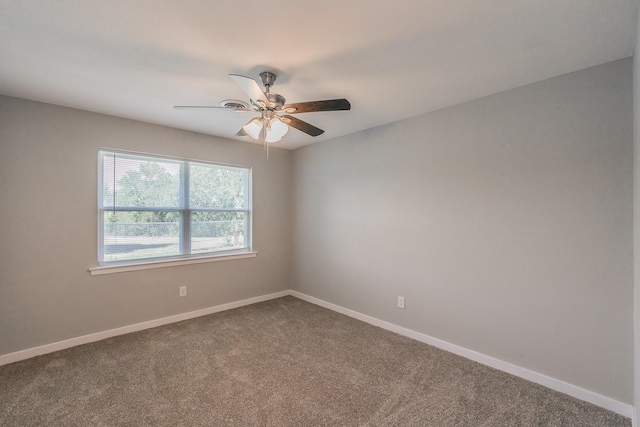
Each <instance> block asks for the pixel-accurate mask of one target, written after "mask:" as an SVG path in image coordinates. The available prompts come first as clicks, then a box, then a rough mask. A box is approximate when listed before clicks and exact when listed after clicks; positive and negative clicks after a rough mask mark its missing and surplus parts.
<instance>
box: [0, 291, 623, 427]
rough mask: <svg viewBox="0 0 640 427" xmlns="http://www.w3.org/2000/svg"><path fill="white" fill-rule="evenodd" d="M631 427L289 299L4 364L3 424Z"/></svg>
mask: <svg viewBox="0 0 640 427" xmlns="http://www.w3.org/2000/svg"><path fill="white" fill-rule="evenodd" d="M322 425H327V426H630V425H631V422H630V420H629V419H627V418H624V417H621V416H619V415H616V414H614V413H612V412H609V411H606V410H604V409H601V408H598V407H596V406H593V405H591V404H588V403H585V402H582V401H579V400H576V399H573V398H571V397H569V396H566V395H563V394H560V393H557V392H554V391H551V390H549V389H547V388H545V387H542V386H539V385H536V384H533V383H530V382H527V381H525V380H522V379H519V378H516V377H513V376H511V375H508V374H505V373H502V372H500V371H497V370H494V369H491V368H488V367H485V366H483V365H480V364H477V363H475V362H472V361H469V360H466V359H464V358H462V357H459V356H455V355H452V354H450V353H447V352H444V351H441V350H438V349H436V348H433V347H430V346H428V345H425V344H422V343H419V342H416V341H413V340H410V339H408V338H405V337H402V336H399V335H397V334H394V333H391V332H388V331H385V330H382V329H379V328H376V327H374V326H371V325H368V324H366V323H363V322H360V321H357V320H354V319H351V318H349V317H346V316H343V315H340V314H337V313H334V312H332V311H329V310H326V309H323V308H321V307H318V306H315V305H313V304H309V303H307V302H304V301H301V300H299V299H296V298H293V297H285V298H280V299H277V300H272V301H267V302H264V303H260V304H255V305H251V306H247V307H243V308H239V309H236V310H230V311H226V312H223V313H217V314H213V315H210V316H205V317H200V318H197V319H193V320H188V321H184V322H180V323H175V324H172V325H167V326H162V327H159V328H155V329H150V330H147V331H142V332H136V333H132V334H128V335H123V336H120V337H115V338H111V339H107V340H104V341H100V342H97V343H93V344H87V345H82V346H78V347H74V348H71V349H67V350H63V351H59V352H56V353H52V354H48V355H44V356H40V357H36V358H33V359H30V360H25V361H22V362H18V363H14V364H11V365H6V366H3V367H0V426H2V427H8V426H322Z"/></svg>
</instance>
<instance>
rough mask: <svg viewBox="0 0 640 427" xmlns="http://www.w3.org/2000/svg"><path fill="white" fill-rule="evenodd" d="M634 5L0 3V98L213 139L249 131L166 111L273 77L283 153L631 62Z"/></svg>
mask: <svg viewBox="0 0 640 427" xmlns="http://www.w3.org/2000/svg"><path fill="white" fill-rule="evenodd" d="M637 7H638V0H521V1H520V0H482V1H478V0H429V1H427V0H395V1H390V0H323V1H313V0H309V1H305V0H299V1H296V2H282V1H275V2H265V1H256V0H217V1H212V0H180V1H178V0H171V1H170V0H134V1H131V0H110V1H105V0H56V1H42V0H0V93H2V94H5V95H10V96H16V97H20V98H26V99H31V100H36V101H42V102H47V103H52V104H57V105H63V106H68V107H73V108H79V109H83V110H88V111H94V112H98V113H103V114H109V115H113V116H118V117H125V118H130V119H135V120H140V121H145V122H150V123H157V124H161V125H166V126H171V127H175V128H180V129H187V130H193V131H196V132H201V133H205V134H211V135H217V136H222V137H227V138H236V139H242V140H247V141H248V140H249V138H247V137H244V138H237V137H234V134H235V133H236V132H237V131H238V130H239V129H240V127H241V126H242V125H243V124H244V123H245V122H246V121H247V120H248V119H249V117H251V116H250V115H247V114H240V113H233V112H232V111H225V110H204V111H184V110H174V109H173V108H172V106H173V105H218V104H219V102H220V101H222V100H223V99H228V98H236V99H242V100H246V97H245V95H244V93H243V92H242V91H241V90H240V88H239V87H238V86H236V85H235V84H234V82H233V81H232V80H231V79H230V78H229V77H228V74H229V73H237V74H242V75H246V76H249V77H253V78H256V79H258V74H259V73H260V72H261V71H263V70H271V71H275V72H276V73H277V75H278V78H277V81H276V83H275V86H274V87H273V88H272V91H273V92H276V93H279V94H281V95H283V96H284V97H285V98H286V99H287V102H289V103H294V102H303V101H315V100H322V99H332V98H341V97H344V98H347V99H348V100H349V101H350V102H351V105H352V109H351V111H339V112H316V113H305V114H300V115H298V118H300V119H302V120H305V121H308V122H310V123H311V124H313V125H315V126H318V127H320V128H322V129H324V130H325V131H326V132H325V133H324V134H323V135H321V136H319V137H316V138H312V137H310V136H308V135H305V134H303V133H301V132H299V131H297V130H295V129H292V130H291V131H290V132H289V134H288V135H287V136H286V137H285V139H284V140H283V141H282V142H280V143H279V146H281V147H283V148H289V149H293V148H297V147H300V146H303V145H307V144H311V143H313V142H318V141H323V140H326V139H330V138H335V137H338V136H341V135H346V134H349V133H353V132H357V131H361V130H364V129H367V128H371V127H375V126H379V125H382V124H385V123H389V122H393V121H397V120H401V119H404V118H408V117H412V116H416V115H419V114H422V113H426V112H428V111H433V110H436V109H439V108H442V107H446V106H450V105H454V104H458V103H461V102H465V101H468V100H471V99H474V98H478V97H481V96H485V95H489V94H493V93H497V92H500V91H503V90H507V89H511V88H514V87H518V86H522V85H525V84H529V83H533V82H536V81H540V80H544V79H547V78H550V77H554V76H558V75H561V74H565V73H569V72H572V71H576V70H579V69H583V68H586V67H590V66H594V65H598V64H602V63H605V62H609V61H613V60H616V59H620V58H624V57H628V56H631V55H632V53H633V47H634V40H635V31H636V17H637Z"/></svg>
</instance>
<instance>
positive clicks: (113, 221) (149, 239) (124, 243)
mask: <svg viewBox="0 0 640 427" xmlns="http://www.w3.org/2000/svg"><path fill="white" fill-rule="evenodd" d="M103 214H104V246H103V253H104V260H103V261H120V260H129V259H139V258H154V257H162V256H174V255H179V254H180V242H179V235H180V214H179V213H178V212H106V211H105V212H104V213H103Z"/></svg>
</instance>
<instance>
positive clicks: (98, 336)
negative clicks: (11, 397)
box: [0, 291, 291, 366]
mask: <svg viewBox="0 0 640 427" xmlns="http://www.w3.org/2000/svg"><path fill="white" fill-rule="evenodd" d="M287 295H291V292H290V291H281V292H276V293H273V294H268V295H262V296H259V297H255V298H248V299H244V300H242V301H235V302H230V303H227V304H221V305H216V306H214V307H209V308H203V309H202V310H196V311H190V312H188V313H182V314H176V315H174V316H169V317H163V318H161V319H155V320H149V321H147V322H142V323H136V324H134V325H128V326H123V327H121V328H116V329H110V330H108V331H103V332H97V333H95V334H89V335H83V336H80V337H76V338H70V339H68V340H64V341H58V342H54V343H51V344H45V345H41V346H39V347H33V348H28V349H26V350H21V351H16V352H15V353H9V354H3V355H0V366H2V365H7V364H9V363H13V362H19V361H21V360H25V359H30V358H32V357H35V356H40V355H42V354H47V353H53V352H54V351H59V350H64V349H66V348H70V347H75V346H77V345H81V344H88V343H91V342H95V341H100V340H103V339H106V338H111V337H115V336H117V335H124V334H128V333H131V332H137V331H143V330H145V329H150V328H155V327H158V326H162V325H168V324H169V323H175V322H180V321H182V320H188V319H193V318H195V317H200V316H206V315H208V314H213V313H218V312H220V311H225V310H231V309H234V308H238V307H243V306H245V305H250V304H255V303H258V302H262V301H268V300H271V299H275V298H281V297H284V296H287Z"/></svg>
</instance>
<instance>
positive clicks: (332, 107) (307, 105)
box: [282, 98, 351, 114]
mask: <svg viewBox="0 0 640 427" xmlns="http://www.w3.org/2000/svg"><path fill="white" fill-rule="evenodd" d="M294 108H295V110H293V111H291V109H294ZM282 109H283V110H284V111H286V112H287V113H290V114H298V113H311V112H314V111H339V110H350V109H351V104H350V103H349V101H347V100H346V99H344V98H341V99H327V100H326V101H311V102H300V103H298V104H287V105H284V106H283V107H282Z"/></svg>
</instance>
